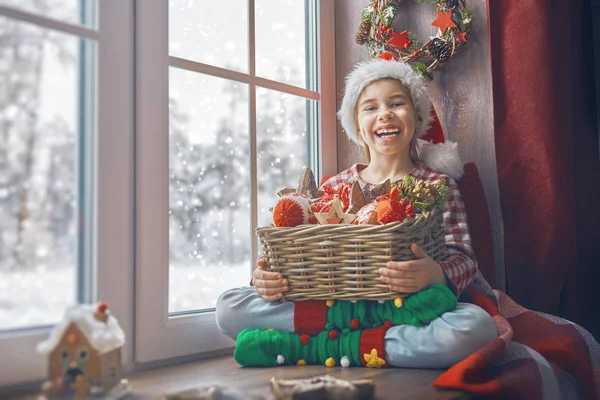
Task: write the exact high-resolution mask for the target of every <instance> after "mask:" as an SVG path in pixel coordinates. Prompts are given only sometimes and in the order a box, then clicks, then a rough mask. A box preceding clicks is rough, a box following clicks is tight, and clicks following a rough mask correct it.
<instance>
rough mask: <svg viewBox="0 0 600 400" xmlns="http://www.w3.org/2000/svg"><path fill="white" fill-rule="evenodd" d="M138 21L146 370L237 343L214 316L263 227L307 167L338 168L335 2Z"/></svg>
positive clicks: (171, 13)
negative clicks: (151, 364) (279, 197)
mask: <svg viewBox="0 0 600 400" xmlns="http://www.w3.org/2000/svg"><path fill="white" fill-rule="evenodd" d="M137 11H138V12H137V16H136V17H137V26H138V29H139V30H138V33H139V37H138V62H137V65H138V68H137V78H138V80H137V96H136V98H137V105H138V107H137V110H138V113H137V138H136V146H137V154H138V156H137V164H136V165H137V171H138V172H137V176H136V179H137V196H136V197H137V202H136V212H137V278H136V280H137V306H136V324H137V330H136V331H137V333H138V334H137V336H136V360H137V361H138V362H148V361H155V360H159V359H164V358H169V357H174V356H182V355H188V354H193V353H203V352H209V351H213V350H217V349H221V348H224V347H232V346H233V342H232V341H231V340H229V339H227V338H225V337H224V336H223V335H221V334H220V333H219V332H218V329H217V328H216V325H215V322H214V313H213V311H214V307H215V304H216V300H217V298H218V296H219V295H220V294H221V293H222V292H223V291H225V290H226V289H229V288H233V287H239V286H242V285H247V284H248V282H249V280H250V276H251V270H252V264H253V262H254V260H255V259H256V257H257V254H258V251H259V248H258V246H259V245H258V243H257V240H256V236H255V234H254V229H255V228H256V227H257V226H260V225H265V224H268V223H269V222H270V220H271V214H270V212H269V210H268V208H269V207H272V206H273V205H274V204H275V201H276V198H277V197H276V192H277V191H278V190H279V189H281V188H283V187H295V186H296V185H297V181H298V179H299V178H300V174H301V171H302V169H303V167H304V166H309V167H311V168H312V169H313V170H315V171H316V172H317V174H320V173H326V174H331V173H333V172H335V169H336V165H335V164H336V156H335V148H336V146H335V132H336V124H335V83H334V82H335V77H334V63H333V53H334V51H333V25H334V23H333V1H330V0H322V1H316V0H305V1H299V0H285V1H282V0H250V1H248V0H232V1H229V2H228V3H227V6H226V7H224V6H223V4H222V3H219V2H199V1H187V0H186V1H178V0H171V1H170V2H169V3H168V4H166V3H165V2H162V1H160V0H154V1H148V2H145V3H144V7H143V9H140V8H138V10H137ZM167 22H168V23H167ZM322 155H324V156H322Z"/></svg>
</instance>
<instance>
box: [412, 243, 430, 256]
mask: <svg viewBox="0 0 600 400" xmlns="http://www.w3.org/2000/svg"><path fill="white" fill-rule="evenodd" d="M410 250H411V251H412V252H413V254H414V255H415V256H416V257H417V258H429V256H428V255H427V253H426V252H425V250H423V249H422V248H421V247H419V245H418V244H416V243H413V244H412V245H411V246H410Z"/></svg>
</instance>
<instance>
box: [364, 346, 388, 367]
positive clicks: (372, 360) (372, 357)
mask: <svg viewBox="0 0 600 400" xmlns="http://www.w3.org/2000/svg"><path fill="white" fill-rule="evenodd" d="M363 357H364V358H365V361H366V362H367V367H368V368H381V367H382V366H384V365H385V360H384V359H383V358H379V356H378V355H377V349H373V350H371V354H363Z"/></svg>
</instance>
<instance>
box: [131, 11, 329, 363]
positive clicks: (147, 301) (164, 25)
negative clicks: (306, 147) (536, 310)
mask: <svg viewBox="0 0 600 400" xmlns="http://www.w3.org/2000/svg"><path fill="white" fill-rule="evenodd" d="M309 1H311V2H312V4H313V5H315V6H317V7H318V8H317V11H318V12H317V13H316V15H317V24H318V27H319V41H318V51H317V58H318V65H319V66H320V68H319V69H318V71H317V72H318V84H319V86H318V88H319V89H318V90H319V91H318V92H314V91H311V90H308V89H304V88H299V87H294V86H290V85H287V84H284V83H280V82H275V81H271V80H268V79H264V78H260V77H256V76H255V56H256V55H255V39H254V23H255V21H254V3H255V1H254V0H248V4H249V6H248V7H249V8H248V12H249V20H248V23H249V57H250V63H249V71H248V73H247V74H246V73H240V72H236V71H231V70H226V69H223V68H219V67H215V66H210V65H206V64H201V63H197V62H191V61H188V60H184V59H180V58H176V57H170V56H169V53H168V51H169V44H168V37H169V33H168V18H165V17H164V16H166V15H168V2H164V1H161V0H152V1H149V0H136V4H137V7H136V38H137V40H136V164H135V165H136V174H137V175H136V183H135V185H136V207H135V212H136V290H135V293H136V310H135V328H136V329H135V332H136V336H135V361H136V362H137V363H149V362H155V361H159V360H164V359H169V358H174V357H182V356H189V355H192V354H202V353H210V352H215V351H220V350H222V349H227V348H232V347H233V346H234V344H235V342H234V341H233V340H231V339H229V338H227V337H225V336H224V335H223V334H222V333H221V332H220V331H219V329H218V328H217V326H216V323H215V316H214V312H203V313H190V314H180V315H176V316H171V317H169V312H168V311H169V310H168V285H169V274H168V265H169V218H168V213H167V212H166V210H168V207H169V187H168V185H169V179H168V174H169V165H168V151H165V149H168V148H169V137H168V132H169V115H168V91H169V75H168V73H169V67H170V66H171V67H180V68H183V69H186V70H191V71H195V72H200V73H205V74H208V75H213V76H217V77H221V78H226V79H230V80H234V81H239V82H243V83H246V84H248V85H249V113H250V126H249V129H250V138H251V139H250V152H251V154H256V87H257V86H259V87H265V88H267V89H273V90H279V91H282V92H285V93H289V94H294V95H300V96H301V97H304V98H310V99H313V100H318V104H319V105H318V107H316V110H315V111H316V112H315V113H311V116H315V115H316V116H317V119H318V125H317V126H318V128H319V129H318V141H319V147H320V150H321V151H320V153H319V154H318V157H317V159H315V160H314V161H315V162H314V164H316V165H317V166H318V169H317V170H316V173H317V175H320V176H323V175H331V174H334V173H335V172H336V170H337V139H336V129H337V123H336V90H335V89H336V85H335V82H336V81H335V12H334V5H335V1H334V0H309ZM142 2H143V7H142ZM312 125H313V126H312V127H310V128H312V129H314V124H312ZM314 148H315V147H314V144H313V145H312V146H311V151H314ZM324 155H325V156H324ZM256 164H257V162H256V157H251V158H250V172H251V179H252V186H251V198H252V199H256V198H257V193H256V191H257V185H256V171H257V165H256ZM257 220H258V216H257V209H256V207H255V208H254V209H253V210H252V224H253V226H256V225H257ZM252 241H253V243H252V249H253V253H256V249H257V247H258V243H257V238H256V236H255V235H252ZM254 255H256V254H254ZM249 273H250V271H249Z"/></svg>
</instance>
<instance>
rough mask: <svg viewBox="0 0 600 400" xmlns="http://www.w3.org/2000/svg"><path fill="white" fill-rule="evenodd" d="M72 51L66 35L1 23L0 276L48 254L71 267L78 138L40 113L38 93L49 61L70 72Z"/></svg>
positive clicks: (64, 124)
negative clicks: (1, 271) (4, 271)
mask: <svg viewBox="0 0 600 400" xmlns="http://www.w3.org/2000/svg"><path fill="white" fill-rule="evenodd" d="M75 49H76V41H75V40H73V39H70V38H66V37H65V36H64V35H60V34H57V33H54V32H51V31H48V30H46V29H40V28H37V27H33V26H30V25H28V24H24V23H21V22H17V21H14V20H11V19H8V18H0V88H1V90H0V270H17V269H19V270H26V269H30V268H33V267H34V266H39V265H40V264H44V263H45V262H46V261H47V260H48V257H50V254H49V252H50V248H52V249H53V253H54V254H55V255H58V256H59V257H58V258H59V259H60V260H61V261H65V262H67V263H72V262H73V258H74V254H73V253H74V248H75V246H74V245H73V242H74V241H75V238H76V235H75V233H74V229H73V226H74V224H75V217H76V215H75V214H76V213H75V209H76V202H75V193H76V186H75V185H76V182H75V179H74V175H75V173H74V172H75V170H74V168H75V155H76V148H75V132H74V127H73V124H71V125H69V123H67V121H65V119H64V116H63V115H60V113H57V114H51V113H48V112H46V113H44V111H45V110H42V96H43V93H42V89H43V82H44V79H45V77H44V72H45V71H46V68H47V62H48V59H49V58H52V59H53V60H54V61H55V63H56V64H58V65H59V66H60V67H61V68H64V69H65V70H69V71H72V70H73V68H74V65H75ZM71 76H72V77H73V78H74V79H75V75H73V74H72V75H71ZM70 95H72V96H75V93H72V94H70ZM64 96H69V94H68V93H67V94H64ZM69 122H72V121H69ZM65 239H66V240H65ZM57 245H59V246H57ZM65 258H66V259H65Z"/></svg>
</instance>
